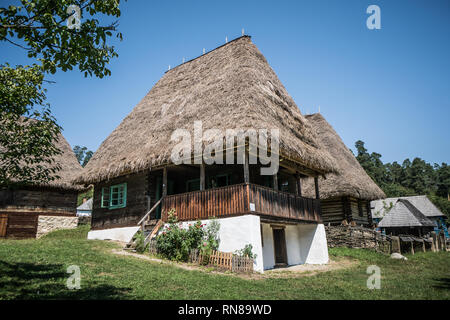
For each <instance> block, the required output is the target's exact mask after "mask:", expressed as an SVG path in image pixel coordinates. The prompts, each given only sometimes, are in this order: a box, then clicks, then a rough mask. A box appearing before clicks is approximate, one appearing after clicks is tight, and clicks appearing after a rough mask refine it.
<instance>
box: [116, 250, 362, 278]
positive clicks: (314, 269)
mask: <svg viewBox="0 0 450 320" xmlns="http://www.w3.org/2000/svg"><path fill="white" fill-rule="evenodd" d="M111 252H112V253H113V254H116V255H121V256H131V257H135V258H138V259H142V260H147V261H151V262H156V263H162V264H168V265H172V266H174V267H176V268H180V269H184V270H190V271H192V270H197V271H201V272H206V273H210V274H219V275H227V276H235V277H240V278H244V279H255V280H261V279H269V278H296V277H310V276H315V275H317V274H319V273H322V272H328V271H335V270H341V269H347V268H351V267H353V266H355V265H357V264H358V261H356V260H351V259H348V258H339V260H330V262H329V263H328V264H324V265H313V264H302V265H295V266H290V267H286V268H278V269H272V270H266V271H264V273H263V274H261V273H256V272H255V273H251V274H245V273H231V272H230V271H226V272H221V271H218V270H215V269H214V268H212V267H203V266H198V265H193V264H188V263H177V262H173V261H169V260H164V259H158V258H154V257H150V256H147V255H144V254H139V253H135V252H128V251H125V250H122V249H113V250H112V251H111Z"/></svg>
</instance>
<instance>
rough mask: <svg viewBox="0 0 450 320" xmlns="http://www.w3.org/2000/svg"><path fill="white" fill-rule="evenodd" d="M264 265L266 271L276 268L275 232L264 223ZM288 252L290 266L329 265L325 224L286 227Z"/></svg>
mask: <svg viewBox="0 0 450 320" xmlns="http://www.w3.org/2000/svg"><path fill="white" fill-rule="evenodd" d="M262 226H263V228H262V229H263V238H264V246H263V248H262V251H263V260H264V261H263V265H264V269H272V268H274V267H275V253H274V244H273V230H272V227H271V226H270V225H269V224H266V223H263V224H262ZM285 237H286V251H287V259H288V264H289V265H296V264H304V263H307V264H325V263H328V246H327V240H326V234H325V227H324V225H323V224H319V225H316V224H297V225H286V227H285Z"/></svg>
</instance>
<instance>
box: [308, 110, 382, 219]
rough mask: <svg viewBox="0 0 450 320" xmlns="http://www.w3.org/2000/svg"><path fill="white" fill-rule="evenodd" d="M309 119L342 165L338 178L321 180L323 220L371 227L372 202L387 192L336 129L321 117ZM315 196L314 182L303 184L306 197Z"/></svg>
mask: <svg viewBox="0 0 450 320" xmlns="http://www.w3.org/2000/svg"><path fill="white" fill-rule="evenodd" d="M306 119H307V120H308V122H309V123H310V125H311V126H312V127H313V128H314V130H315V131H316V133H317V137H318V139H319V140H320V142H321V143H322V144H323V146H324V147H325V149H326V150H327V151H328V152H329V153H330V154H331V155H332V156H333V157H334V159H335V160H336V162H337V165H338V167H339V168H338V173H337V174H329V175H327V176H326V178H320V179H319V186H320V199H321V205H322V217H323V222H324V223H325V224H328V223H329V224H331V225H337V224H341V223H342V222H343V221H344V220H345V221H346V222H347V223H352V222H354V223H356V224H358V225H361V224H362V225H365V226H368V225H371V224H372V221H371V215H370V201H371V200H375V199H381V198H386V195H385V194H384V192H383V191H382V190H381V189H380V188H379V187H378V186H377V184H376V183H375V182H374V181H373V180H372V179H371V178H370V177H369V176H368V175H367V173H366V171H365V170H364V169H363V168H362V167H361V165H360V164H359V162H358V160H357V159H356V158H355V156H354V155H353V153H352V152H351V151H350V149H349V148H347V146H346V145H345V144H344V142H343V141H342V139H341V138H340V137H339V135H338V134H337V133H336V131H335V130H334V129H333V127H332V126H331V125H330V124H329V123H328V122H327V121H326V120H325V118H324V117H323V116H322V115H321V114H320V113H316V114H312V115H307V116H306ZM314 193H315V190H314V181H313V180H312V179H310V178H306V179H303V181H302V194H304V195H305V196H311V195H313V194H314Z"/></svg>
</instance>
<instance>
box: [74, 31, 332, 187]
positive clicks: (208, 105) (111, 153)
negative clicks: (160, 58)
mask: <svg viewBox="0 0 450 320" xmlns="http://www.w3.org/2000/svg"><path fill="white" fill-rule="evenodd" d="M198 120H202V121H203V130H204V131H205V130H207V129H210V128H217V129H221V130H224V129H244V130H246V129H250V128H254V129H262V128H266V129H272V128H279V129H280V153H281V155H282V156H286V157H289V158H290V159H292V160H294V161H296V162H298V163H299V164H301V165H304V166H306V167H308V168H310V169H313V170H315V171H318V172H320V173H327V172H330V171H332V170H334V168H335V164H334V160H333V159H332V158H331V156H330V155H329V154H328V153H327V152H326V151H324V150H322V149H320V147H319V144H318V143H317V141H316V137H315V135H314V132H313V131H312V129H311V126H310V125H309V124H308V123H307V121H306V120H305V118H304V117H303V115H302V114H301V113H300V111H299V109H298V107H297V105H296V104H295V102H294V100H293V99H292V98H291V97H290V96H289V94H288V93H287V91H286V89H285V88H284V87H283V85H282V84H281V82H280V80H279V79H278V78H277V76H276V74H275V72H274V71H273V70H272V68H271V67H270V66H269V64H268V63H267V61H266V59H265V58H264V56H263V55H262V54H261V53H260V52H259V50H258V49H257V47H256V46H255V45H254V44H253V43H252V42H251V40H250V37H248V36H244V37H240V38H238V39H235V40H233V41H231V42H229V43H228V44H226V45H223V46H221V47H219V48H217V49H215V50H213V51H211V52H209V53H207V54H205V55H202V56H200V57H198V58H196V59H193V60H191V61H188V62H186V63H184V64H182V65H179V66H177V67H176V68H173V69H172V70H169V71H168V72H166V73H165V75H164V76H163V77H162V78H161V79H160V80H159V81H158V82H157V83H156V85H155V86H154V87H153V88H152V89H151V90H150V92H149V93H148V94H147V95H146V96H145V97H144V98H143V99H142V100H141V101H140V102H139V104H138V105H137V106H136V107H135V108H134V109H133V111H132V112H131V113H130V114H129V115H128V116H127V117H126V118H125V119H124V120H123V121H122V123H121V124H120V125H119V126H118V127H117V128H116V129H115V130H114V131H113V132H112V133H111V134H110V136H109V137H108V138H107V139H106V140H105V141H103V143H102V144H101V146H100V148H99V149H98V150H97V152H96V153H95V154H94V155H93V157H92V158H91V160H90V161H89V163H88V165H87V166H86V167H85V169H84V173H83V174H82V175H81V176H80V177H79V178H78V179H77V182H79V183H92V182H98V181H101V180H106V179H110V178H113V177H117V176H120V175H123V174H126V173H131V172H137V171H140V170H145V169H148V168H151V167H154V166H159V165H164V164H167V163H169V162H170V154H171V150H172V148H173V147H174V146H175V145H176V144H177V142H171V141H170V138H171V134H172V133H173V131H174V130H176V129H187V130H189V132H191V133H192V132H193V124H194V121H198Z"/></svg>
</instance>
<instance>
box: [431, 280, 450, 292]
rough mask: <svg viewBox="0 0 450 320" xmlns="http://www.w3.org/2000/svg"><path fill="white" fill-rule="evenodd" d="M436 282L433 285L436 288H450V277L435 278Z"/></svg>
mask: <svg viewBox="0 0 450 320" xmlns="http://www.w3.org/2000/svg"><path fill="white" fill-rule="evenodd" d="M434 280H435V281H436V283H435V284H434V285H433V287H435V288H436V289H442V290H450V278H439V279H434Z"/></svg>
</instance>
